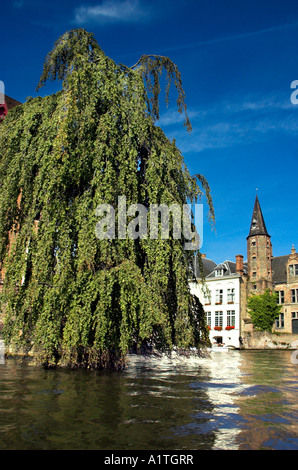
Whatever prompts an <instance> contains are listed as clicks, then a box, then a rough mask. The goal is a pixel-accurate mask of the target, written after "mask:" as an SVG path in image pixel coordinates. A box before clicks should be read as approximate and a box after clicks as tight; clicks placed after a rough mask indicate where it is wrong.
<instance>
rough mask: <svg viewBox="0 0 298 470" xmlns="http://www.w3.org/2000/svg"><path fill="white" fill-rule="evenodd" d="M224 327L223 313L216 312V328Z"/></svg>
mask: <svg viewBox="0 0 298 470" xmlns="http://www.w3.org/2000/svg"><path fill="white" fill-rule="evenodd" d="M222 325H223V312H215V326H221V327H222Z"/></svg>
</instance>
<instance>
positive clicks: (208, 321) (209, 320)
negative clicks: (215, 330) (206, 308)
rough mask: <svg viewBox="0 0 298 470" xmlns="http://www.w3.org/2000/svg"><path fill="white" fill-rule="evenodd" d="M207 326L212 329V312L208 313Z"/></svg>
mask: <svg viewBox="0 0 298 470" xmlns="http://www.w3.org/2000/svg"><path fill="white" fill-rule="evenodd" d="M206 319H207V325H208V326H210V328H211V312H206Z"/></svg>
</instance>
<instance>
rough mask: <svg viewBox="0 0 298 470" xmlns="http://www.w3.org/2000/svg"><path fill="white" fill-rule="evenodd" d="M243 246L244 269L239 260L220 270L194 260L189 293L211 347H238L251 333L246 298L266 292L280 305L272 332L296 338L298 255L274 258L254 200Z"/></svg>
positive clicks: (221, 267)
mask: <svg viewBox="0 0 298 470" xmlns="http://www.w3.org/2000/svg"><path fill="white" fill-rule="evenodd" d="M246 240H247V262H245V263H244V262H243V256H241V255H237V256H236V262H232V261H228V260H226V261H224V262H222V263H220V264H218V265H217V264H216V263H215V262H214V261H212V260H210V259H207V258H206V257H205V256H204V255H202V257H203V258H202V263H201V266H200V263H199V261H198V258H196V259H195V263H194V270H193V272H194V276H193V279H192V280H191V281H190V290H191V293H192V294H194V295H196V296H197V297H198V298H199V299H200V302H201V303H202V305H203V307H204V310H205V313H206V318H207V323H208V326H209V328H210V340H211V342H212V343H213V344H214V343H221V344H224V345H226V346H234V347H240V346H241V336H242V335H244V334H245V332H248V331H252V330H253V324H252V321H251V318H250V316H249V313H248V311H247V298H248V296H250V295H252V294H262V293H263V292H264V291H265V289H267V288H269V289H270V290H275V291H276V292H278V296H279V303H280V304H281V305H282V309H281V313H280V315H279V317H278V318H277V319H276V321H275V325H274V329H275V331H279V332H281V333H296V334H298V253H296V250H295V248H294V246H293V247H292V250H291V254H290V255H285V256H277V257H273V255H272V243H271V237H270V235H269V233H268V231H267V228H266V225H265V220H264V217H263V214H262V210H261V206H260V202H259V199H258V196H256V199H255V203H254V208H253V214H252V218H251V224H250V230H249V234H248V236H247V239H246ZM202 276H203V277H204V278H205V282H203V280H202Z"/></svg>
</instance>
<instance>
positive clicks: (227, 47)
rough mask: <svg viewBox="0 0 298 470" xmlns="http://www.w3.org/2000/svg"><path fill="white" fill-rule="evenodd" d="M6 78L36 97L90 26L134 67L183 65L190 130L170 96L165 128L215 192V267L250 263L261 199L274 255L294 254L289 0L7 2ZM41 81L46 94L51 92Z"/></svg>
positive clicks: (2, 10)
mask: <svg viewBox="0 0 298 470" xmlns="http://www.w3.org/2000/svg"><path fill="white" fill-rule="evenodd" d="M0 18H1V33H2V47H1V71H0V80H2V81H3V82H4V83H5V90H6V93H7V95H9V96H11V97H13V98H15V99H17V100H19V101H25V100H26V98H27V97H28V96H36V95H37V93H36V91H35V88H36V85H37V83H38V81H39V77H40V75H41V72H42V65H43V61H44V58H45V56H46V54H47V53H48V52H49V51H50V50H51V49H52V47H53V44H54V42H55V40H56V39H57V38H58V37H59V36H60V35H61V34H63V33H64V32H65V31H67V30H69V29H72V28H76V27H83V28H85V29H86V30H88V31H91V32H93V33H94V35H95V37H96V39H97V41H98V43H99V45H100V46H101V48H102V49H103V51H104V52H105V53H106V54H107V55H108V56H109V57H111V58H112V59H113V60H115V62H117V63H119V62H121V63H124V64H126V65H128V66H130V65H133V64H135V63H136V62H137V60H138V59H139V57H140V56H141V55H142V54H150V53H154V54H161V55H167V56H169V57H170V58H171V59H172V60H173V61H174V62H175V63H176V64H177V65H178V67H179V69H180V71H181V74H182V80H183V87H184V90H185V93H186V103H187V106H188V112H189V116H190V119H191V123H192V127H193V131H192V133H191V134H190V135H189V134H188V133H187V132H186V130H185V128H184V127H183V123H182V120H181V119H180V116H179V115H178V113H177V112H176V108H175V95H174V94H173V99H172V102H171V103H170V106H169V108H168V109H166V108H162V112H161V118H160V122H159V125H160V126H161V127H162V128H163V130H164V132H165V133H166V135H167V136H168V137H169V138H175V139H176V144H177V146H178V147H179V148H180V149H181V151H182V153H183V155H184V159H185V162H186V164H187V166H188V168H189V170H190V173H191V174H194V173H202V174H203V175H204V176H205V177H206V178H207V180H208V181H209V184H210V186H211V192H212V196H213V201H214V206H215V215H216V227H215V228H216V230H212V228H211V227H210V225H209V224H208V221H207V217H206V216H207V205H206V202H205V200H203V202H204V212H205V219H204V220H205V223H204V239H203V246H202V250H201V251H202V252H204V253H206V255H207V257H209V258H212V259H214V261H215V262H220V261H224V260H225V259H230V260H232V261H233V260H235V255H237V254H242V255H243V256H244V258H246V237H247V235H248V232H249V226H250V220H251V215H252V210H253V205H254V200H255V195H256V188H258V197H259V200H260V204H261V208H262V211H263V215H264V218H265V222H266V225H267V229H268V232H269V234H270V235H271V237H272V238H271V240H272V243H273V255H274V256H280V255H284V254H289V253H290V250H291V246H292V244H293V243H294V244H295V246H296V249H297V250H298V233H297V227H298V211H297V199H298V191H297V190H298V181H297V180H298V178H297V174H298V172H297V170H298V105H297V104H292V103H291V99H290V98H291V93H292V92H293V91H294V90H293V89H291V83H292V81H294V80H298V61H297V59H298V46H297V44H298V41H297V39H298V2H294V1H293V0H283V1H281V0H279V1H275V0H270V1H269V0H268V1H265V0H258V1H255V0H249V1H248V0H241V1H239V0H209V1H206V0H183V1H182V0H159V1H156V0H151V1H147V0H93V1H92V0H89V1H87V0H60V1H56V0H51V1H48V0H43V1H40V0H15V1H14V0H11V1H8V0H6V1H5V2H1V5H0ZM56 89H57V85H53V84H50V85H46V87H44V88H43V89H41V90H40V92H39V94H40V95H42V96H44V95H46V94H50V93H52V92H53V91H56Z"/></svg>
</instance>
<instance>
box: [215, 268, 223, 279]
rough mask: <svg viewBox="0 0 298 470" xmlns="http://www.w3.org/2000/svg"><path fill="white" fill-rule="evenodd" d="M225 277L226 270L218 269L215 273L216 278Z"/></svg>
mask: <svg viewBox="0 0 298 470" xmlns="http://www.w3.org/2000/svg"><path fill="white" fill-rule="evenodd" d="M223 275H224V270H223V268H219V269H216V271H215V277H219V276H223Z"/></svg>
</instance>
